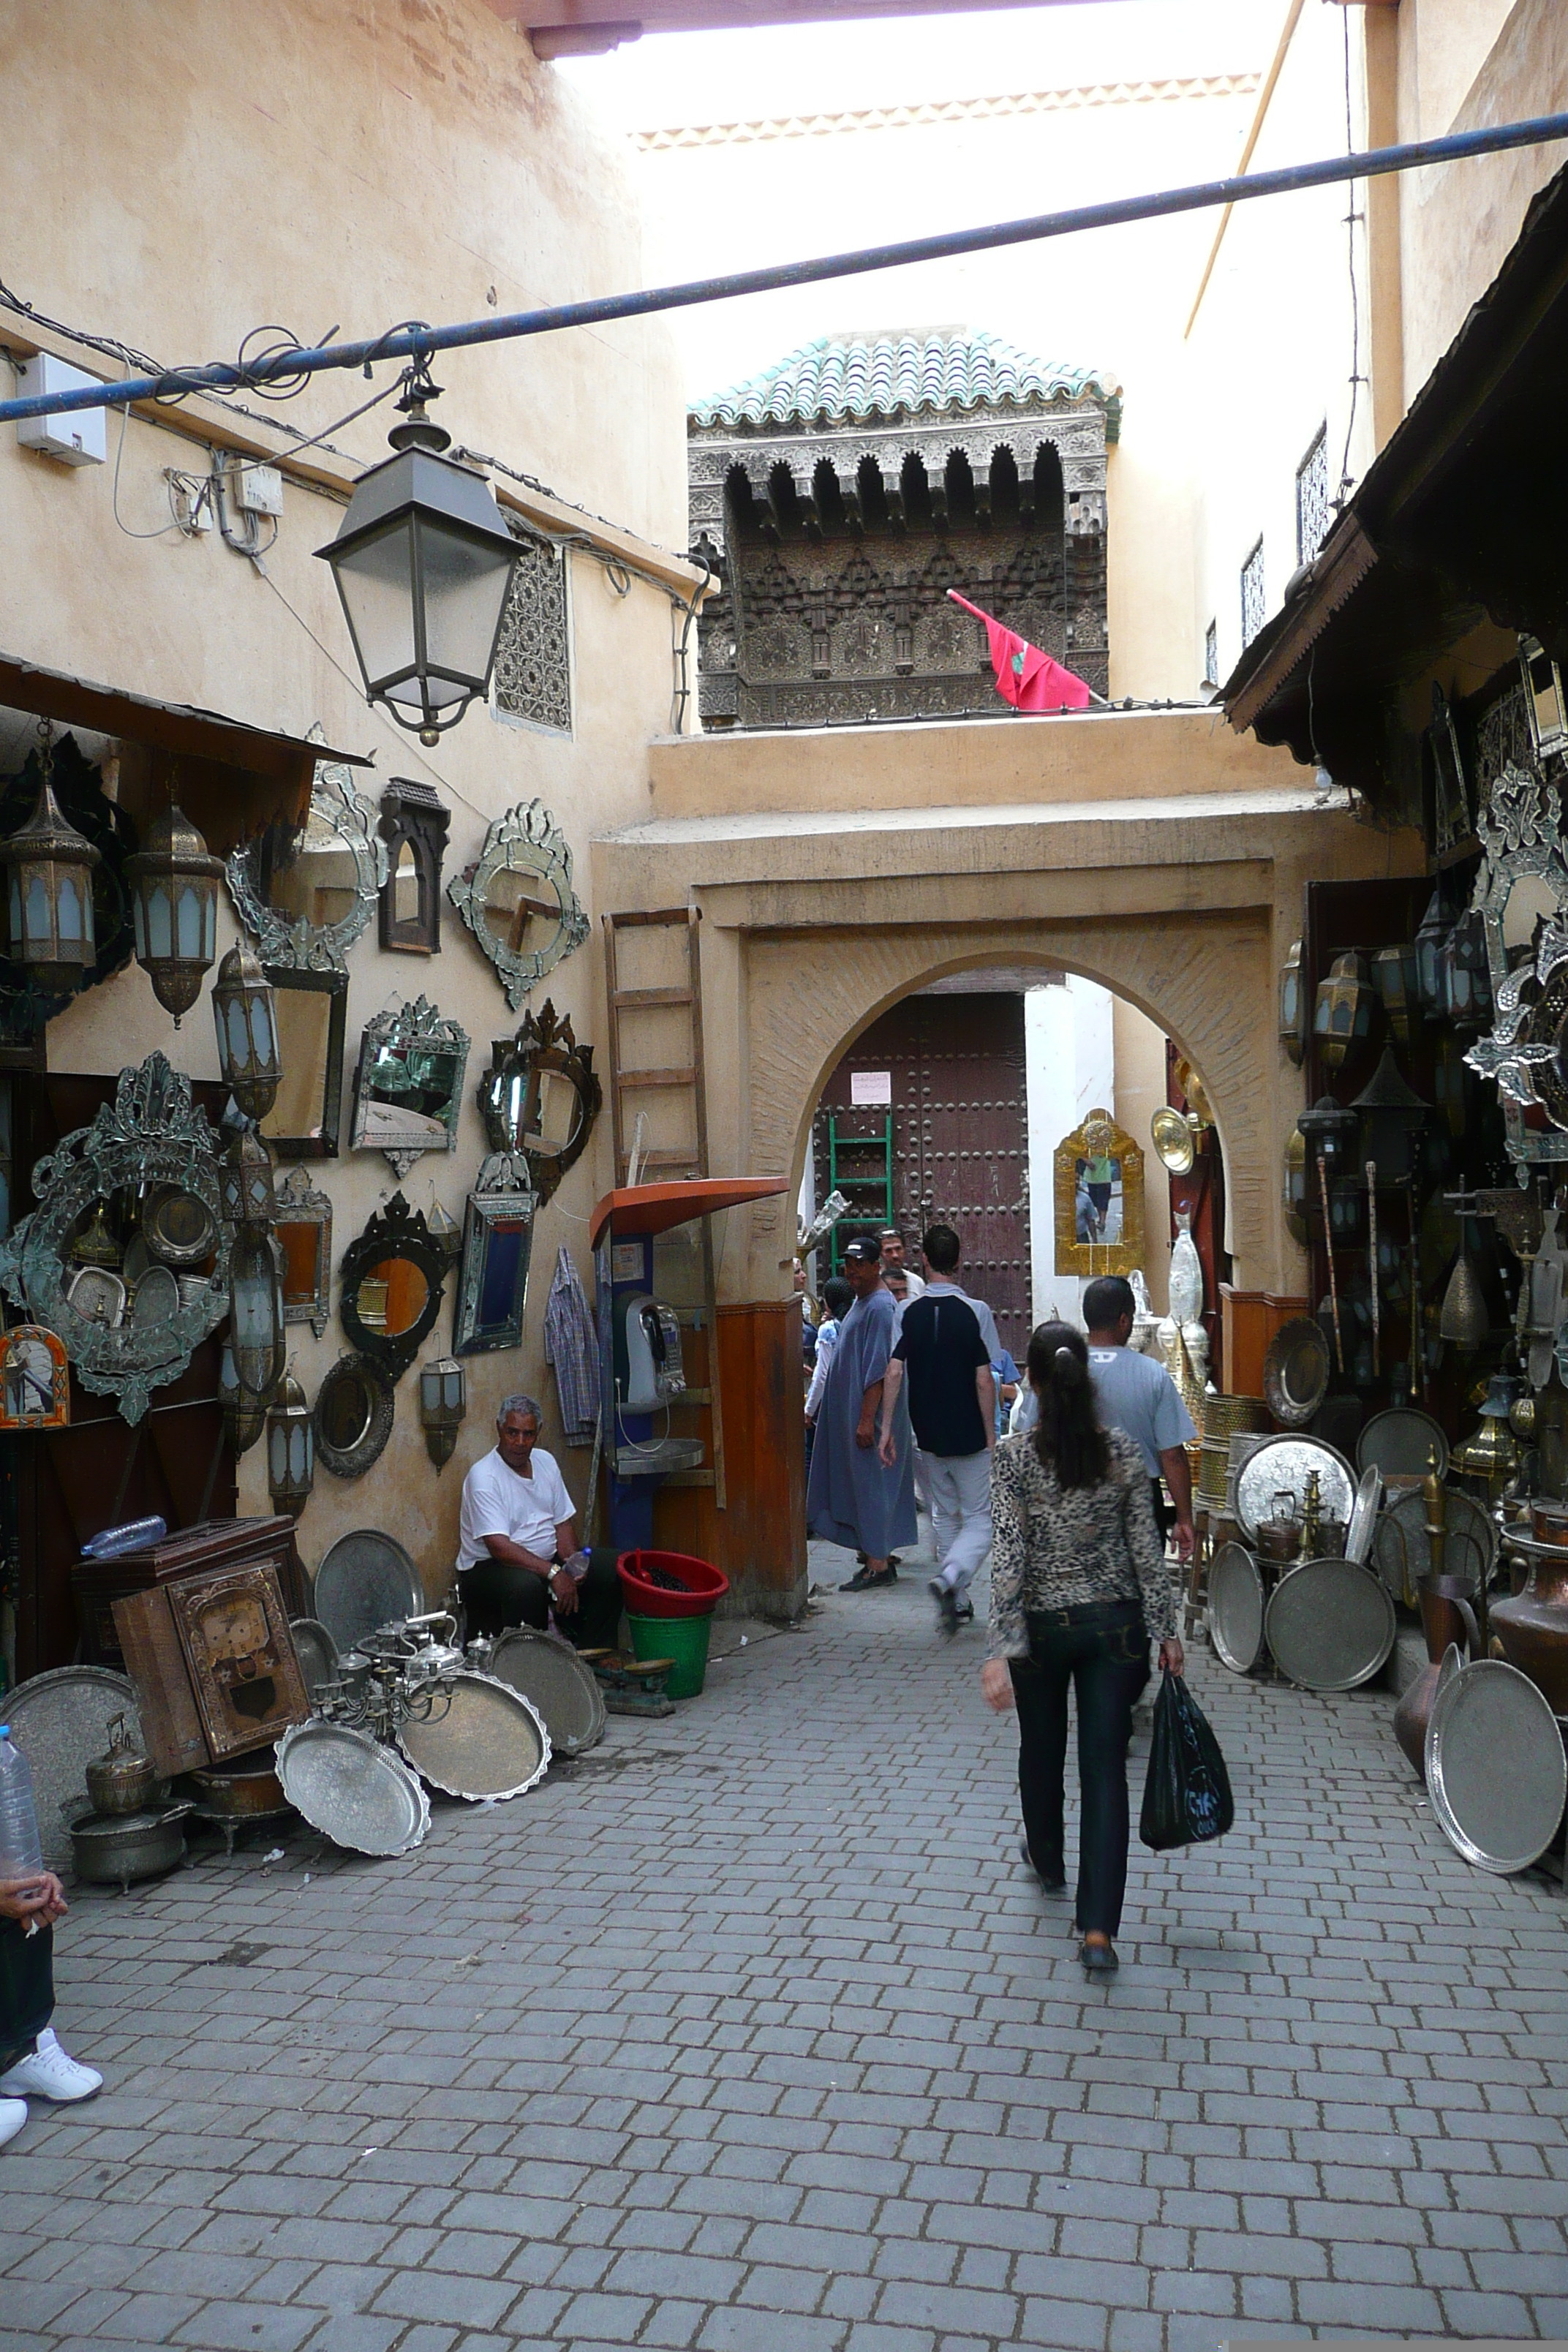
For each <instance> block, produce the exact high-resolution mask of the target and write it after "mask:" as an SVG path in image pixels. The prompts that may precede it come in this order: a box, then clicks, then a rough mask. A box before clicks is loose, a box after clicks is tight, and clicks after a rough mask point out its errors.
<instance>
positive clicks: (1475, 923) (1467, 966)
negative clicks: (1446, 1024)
mask: <svg viewBox="0 0 1568 2352" xmlns="http://www.w3.org/2000/svg"><path fill="white" fill-rule="evenodd" d="M1437 961H1438V971H1439V972H1440V974H1441V978H1442V989H1443V1010H1444V1012H1445V1013H1447V1016H1448V1018H1449V1020H1450V1021H1451V1022H1452V1023H1453V1024H1454V1026H1455V1028H1456V1029H1464V1030H1479V1029H1484V1028H1485V1027H1486V1026H1487V1024H1488V1023H1489V1021H1490V1019H1491V1017H1492V980H1491V967H1490V965H1489V963H1488V961H1487V934H1486V925H1485V924H1484V922H1483V921H1482V919H1481V918H1480V916H1479V914H1478V913H1477V912H1476V911H1475V910H1474V908H1471V909H1470V910H1469V911H1468V913H1466V914H1463V915H1461V916H1460V917H1459V919H1458V922H1457V923H1456V924H1455V925H1454V927H1453V929H1452V930H1451V931H1450V932H1449V933H1448V936H1447V939H1446V940H1444V942H1443V951H1442V954H1441V955H1440V956H1439V958H1438V960H1437Z"/></svg>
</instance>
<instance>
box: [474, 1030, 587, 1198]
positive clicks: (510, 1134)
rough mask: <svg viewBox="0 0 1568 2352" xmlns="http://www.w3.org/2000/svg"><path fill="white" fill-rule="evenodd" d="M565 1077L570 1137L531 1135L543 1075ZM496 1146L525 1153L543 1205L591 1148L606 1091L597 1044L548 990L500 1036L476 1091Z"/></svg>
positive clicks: (499, 1149) (503, 1150)
mask: <svg viewBox="0 0 1568 2352" xmlns="http://www.w3.org/2000/svg"><path fill="white" fill-rule="evenodd" d="M544 1076H557V1077H561V1078H564V1079H565V1081H566V1083H567V1085H568V1086H569V1087H571V1088H572V1090H573V1092H574V1095H575V1096H576V1098H577V1120H576V1124H575V1126H574V1129H573V1131H572V1133H571V1135H570V1136H569V1137H568V1139H567V1140H566V1141H565V1142H564V1143H563V1144H561V1145H558V1146H554V1145H550V1144H546V1143H543V1142H542V1140H541V1141H531V1139H530V1134H531V1129H533V1128H534V1127H535V1125H536V1124H537V1120H538V1115H539V1097H540V1081H541V1079H542V1077H544ZM477 1099H478V1102H479V1116H480V1118H482V1119H483V1120H484V1123H485V1132H486V1134H487V1135H488V1136H489V1142H490V1150H492V1152H500V1153H507V1152H510V1153H511V1154H513V1155H515V1156H518V1157H521V1159H522V1160H525V1161H526V1162H527V1166H528V1172H529V1180H530V1182H531V1187H532V1190H533V1191H534V1192H536V1193H537V1195H538V1197H539V1203H540V1206H541V1207H542V1206H543V1204H544V1202H546V1201H548V1200H549V1199H550V1198H551V1197H552V1194H553V1193H554V1192H555V1191H556V1188H557V1187H558V1186H559V1184H560V1182H561V1180H562V1178H563V1176H564V1175H565V1174H566V1171H567V1170H568V1169H569V1168H572V1167H573V1166H574V1165H575V1163H576V1161H577V1160H580V1159H581V1158H582V1156H583V1153H584V1150H586V1149H587V1144H588V1138H589V1136H590V1135H591V1134H592V1133H593V1131H594V1121H595V1119H596V1118H597V1117H598V1116H599V1112H600V1110H601V1109H602V1108H603V1107H604V1095H603V1093H602V1091H601V1089H600V1086H599V1081H598V1079H597V1078H596V1077H595V1075H594V1048H593V1047H592V1045H579V1044H578V1043H577V1040H576V1038H575V1037H574V1035H573V1034H572V1021H571V1016H570V1015H569V1014H568V1015H565V1016H562V1015H558V1014H557V1013H556V1010H555V1007H554V1005H553V1004H552V1002H551V1000H550V999H549V997H548V996H547V997H546V998H545V1000H544V1003H543V1004H542V1007H541V1008H540V1011H539V1012H538V1013H524V1014H523V1016H522V1024H521V1027H520V1029H519V1030H518V1033H517V1034H516V1036H515V1037H498V1038H496V1039H495V1040H494V1042H493V1043H492V1045H491V1046H490V1067H489V1070H488V1071H487V1072H486V1074H485V1076H483V1077H482V1078H481V1079H480V1080H479V1092H478V1097H477Z"/></svg>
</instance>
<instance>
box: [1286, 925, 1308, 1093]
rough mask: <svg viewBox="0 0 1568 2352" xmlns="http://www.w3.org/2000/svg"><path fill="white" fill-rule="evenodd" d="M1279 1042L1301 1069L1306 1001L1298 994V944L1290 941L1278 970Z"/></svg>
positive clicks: (1305, 1028) (1303, 1058)
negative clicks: (1286, 954) (1287, 952)
mask: <svg viewBox="0 0 1568 2352" xmlns="http://www.w3.org/2000/svg"><path fill="white" fill-rule="evenodd" d="M1279 1043H1280V1044H1281V1045H1283V1046H1284V1048H1285V1051H1286V1052H1287V1054H1289V1056H1290V1059H1291V1060H1292V1062H1294V1064H1295V1065H1296V1067H1297V1068H1298V1069H1300V1066H1301V1064H1302V1062H1303V1061H1304V1060H1305V1058H1306V1053H1307V1000H1306V998H1305V997H1304V996H1303V994H1302V992H1301V942H1300V940H1293V941H1292V942H1291V947H1290V952H1289V955H1288V956H1287V957H1286V959H1285V961H1284V962H1283V963H1282V964H1281V965H1280V967H1279Z"/></svg>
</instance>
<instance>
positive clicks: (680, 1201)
mask: <svg viewBox="0 0 1568 2352" xmlns="http://www.w3.org/2000/svg"><path fill="white" fill-rule="evenodd" d="M788 1191H789V1179H788V1177H787V1176H695V1177H689V1178H687V1179H686V1180H684V1181H681V1182H679V1183H673V1184H623V1185H620V1186H618V1187H617V1188H616V1191H615V1192H606V1193H605V1197H604V1199H603V1200H602V1201H601V1202H599V1203H598V1205H597V1207H596V1208H595V1211H594V1217H593V1224H592V1228H591V1231H590V1234H589V1245H590V1247H591V1248H593V1249H597V1248H598V1246H599V1244H600V1243H601V1242H603V1241H605V1239H606V1238H607V1237H608V1235H609V1234H611V1233H616V1234H621V1235H623V1236H624V1237H625V1238H626V1240H627V1241H631V1240H634V1239H636V1238H637V1237H638V1236H647V1234H667V1233H668V1232H669V1230H670V1228H671V1227H672V1226H674V1225H684V1224H686V1223H689V1221H690V1220H691V1219H692V1218H694V1217H716V1216H717V1215H718V1214H719V1213H720V1211H721V1210H722V1209H739V1208H743V1207H744V1206H745V1205H746V1204H747V1203H748V1202H752V1201H771V1200H773V1199H775V1198H776V1197H777V1195H778V1194H779V1193H780V1192H788Z"/></svg>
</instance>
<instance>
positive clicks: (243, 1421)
mask: <svg viewBox="0 0 1568 2352" xmlns="http://www.w3.org/2000/svg"><path fill="white" fill-rule="evenodd" d="M217 1401H218V1402H219V1404H220V1405H221V1406H222V1407H223V1425H224V1429H225V1431H226V1434H227V1437H228V1442H229V1444H230V1445H232V1446H233V1448H234V1450H235V1453H236V1454H248V1453H249V1451H250V1449H251V1447H252V1446H253V1445H254V1444H255V1443H256V1441H257V1439H258V1437H259V1436H260V1434H261V1433H262V1431H263V1429H265V1427H266V1426H267V1408H266V1406H265V1404H264V1403H263V1402H262V1400H261V1399H260V1397H258V1396H252V1395H249V1394H247V1391H245V1390H244V1389H242V1388H241V1387H240V1384H239V1370H238V1367H237V1364H236V1363H235V1360H234V1349H233V1347H232V1345H231V1344H230V1342H229V1341H228V1340H227V1339H226V1340H225V1341H224V1343H223V1354H222V1356H221V1358H220V1359H219V1361H218V1374H217Z"/></svg>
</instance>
